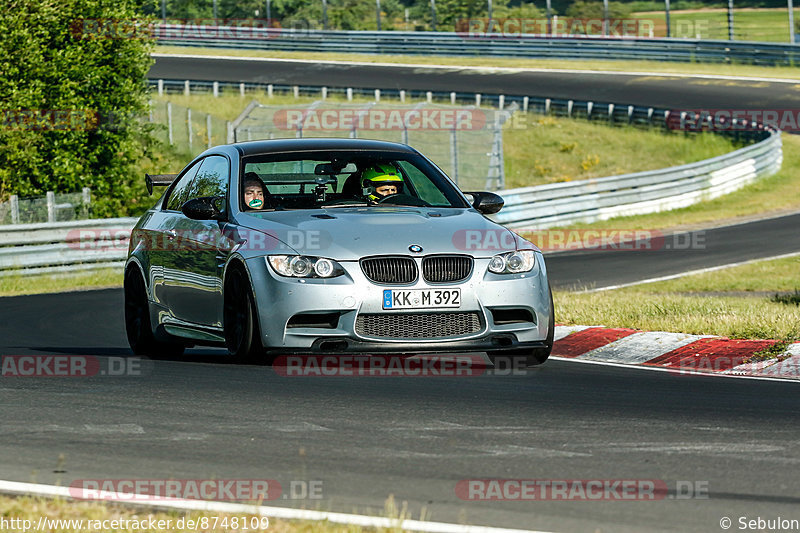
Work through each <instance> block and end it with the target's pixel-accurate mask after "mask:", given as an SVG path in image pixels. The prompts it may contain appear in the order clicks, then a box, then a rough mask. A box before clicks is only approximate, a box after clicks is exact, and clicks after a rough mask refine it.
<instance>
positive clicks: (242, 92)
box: [239, 82, 244, 98]
mask: <svg viewBox="0 0 800 533" xmlns="http://www.w3.org/2000/svg"><path fill="white" fill-rule="evenodd" d="M239 96H241V97H242V98H244V82H242V83H240V84H239Z"/></svg>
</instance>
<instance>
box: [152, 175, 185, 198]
mask: <svg viewBox="0 0 800 533" xmlns="http://www.w3.org/2000/svg"><path fill="white" fill-rule="evenodd" d="M177 177H178V175H177V174H145V175H144V184H145V185H146V186H147V193H148V194H153V187H167V186H169V184H171V183H172V182H173V181H175V178H177Z"/></svg>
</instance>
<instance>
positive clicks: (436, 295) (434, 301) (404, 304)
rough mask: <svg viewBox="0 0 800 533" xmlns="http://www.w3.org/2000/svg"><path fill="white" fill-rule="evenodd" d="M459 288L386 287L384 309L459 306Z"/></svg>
mask: <svg viewBox="0 0 800 533" xmlns="http://www.w3.org/2000/svg"><path fill="white" fill-rule="evenodd" d="M460 306H461V289H407V290H404V289H386V290H384V291H383V308H384V309H430V308H440V307H460Z"/></svg>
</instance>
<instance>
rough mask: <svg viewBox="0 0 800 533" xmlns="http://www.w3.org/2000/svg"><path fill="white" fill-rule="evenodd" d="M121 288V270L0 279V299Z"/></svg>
mask: <svg viewBox="0 0 800 533" xmlns="http://www.w3.org/2000/svg"><path fill="white" fill-rule="evenodd" d="M113 287H122V270H121V269H120V270H114V269H103V270H97V271H92V272H76V273H69V274H37V275H33V276H22V275H19V274H11V275H8V276H3V277H0V297H2V296H21V295H24V294H43V293H51V292H66V291H80V290H88V289H105V288H113Z"/></svg>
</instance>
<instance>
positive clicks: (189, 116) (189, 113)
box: [186, 107, 192, 151]
mask: <svg viewBox="0 0 800 533" xmlns="http://www.w3.org/2000/svg"><path fill="white" fill-rule="evenodd" d="M186 133H188V135H189V151H191V150H192V109H191V108H189V107H187V108H186Z"/></svg>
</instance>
